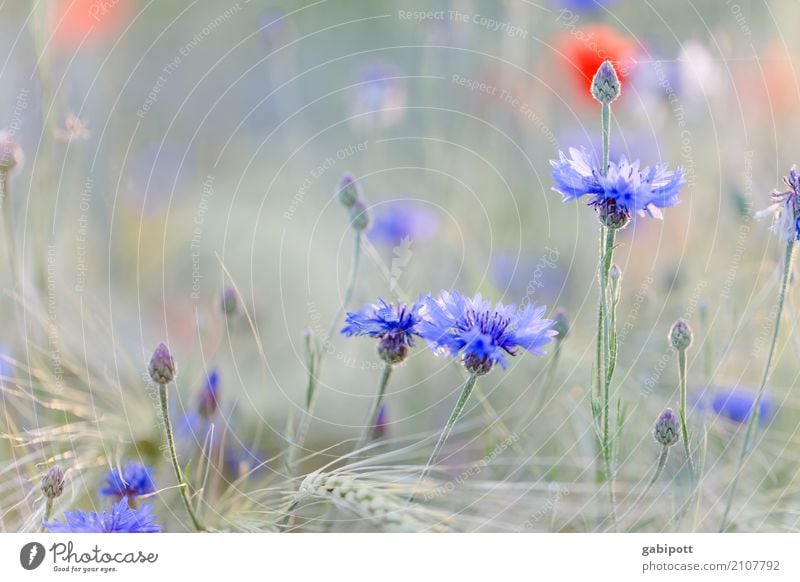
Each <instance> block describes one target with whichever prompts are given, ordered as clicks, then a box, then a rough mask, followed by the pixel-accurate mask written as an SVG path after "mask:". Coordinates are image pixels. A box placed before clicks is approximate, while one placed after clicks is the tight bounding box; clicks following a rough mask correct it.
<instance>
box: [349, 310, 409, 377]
mask: <svg viewBox="0 0 800 582" xmlns="http://www.w3.org/2000/svg"><path fill="white" fill-rule="evenodd" d="M421 309H422V303H421V302H420V301H417V302H416V303H414V304H413V305H410V306H409V305H406V304H400V303H398V304H393V303H386V301H384V300H383V299H378V303H374V304H369V303H368V304H366V305H364V307H362V308H361V310H360V311H354V312H350V313H348V314H347V317H346V318H345V322H346V323H347V325H345V326H344V328H342V331H341V333H343V334H344V335H346V336H354V335H367V336H370V337H376V338H380V340H381V341H380V342H379V344H378V354H380V356H381V358H383V360H384V361H385V362H386V363H387V364H396V363H398V362H401V361H403V360H404V359H405V357H406V355H408V348H410V347H413V346H414V336H418V335H419V330H418V329H417V327H418V326H419V323H420V321H421V319H420V315H419V312H420V310H421Z"/></svg>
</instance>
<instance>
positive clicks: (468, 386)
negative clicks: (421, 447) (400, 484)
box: [409, 374, 478, 501]
mask: <svg viewBox="0 0 800 582" xmlns="http://www.w3.org/2000/svg"><path fill="white" fill-rule="evenodd" d="M477 380H478V375H477V374H470V377H469V378H467V381H466V382H465V383H464V388H463V389H462V390H461V396H459V397H458V402H456V406H455V408H454V409H453V412H452V413H451V414H450V418H449V419H448V420H447V424H446V425H445V427H444V430H442V434H440V435H439V440H438V441H437V442H436V446H435V447H433V452H432V453H431V456H430V458H429V459H428V462H427V463H426V464H425V468H424V469H423V470H422V474H421V475H420V476H419V481H418V482H417V488H419V485H421V484H422V482H423V481H425V478H426V477H427V476H428V473H430V471H431V466H432V465H433V463H434V462H435V461H436V458H437V457H438V456H439V453H440V452H441V450H442V448H443V447H444V444H445V442H447V438H448V437H449V436H450V433H451V432H452V430H453V427H454V426H455V424H456V421H457V420H458V417H459V416H461V413H462V412H463V411H464V406H466V404H467V400H469V397H470V394H472V389H473V388H474V387H475V382H476V381H477ZM415 495H416V493H412V495H411V497H410V498H409V501H413V500H414V496H415Z"/></svg>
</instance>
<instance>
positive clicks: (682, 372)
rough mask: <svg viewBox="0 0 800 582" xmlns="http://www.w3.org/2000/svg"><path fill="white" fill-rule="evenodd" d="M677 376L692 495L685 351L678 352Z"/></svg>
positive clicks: (691, 461)
mask: <svg viewBox="0 0 800 582" xmlns="http://www.w3.org/2000/svg"><path fill="white" fill-rule="evenodd" d="M678 376H679V378H680V402H679V405H678V408H679V410H678V413H679V414H680V417H681V437H682V438H683V450H684V451H685V452H686V463H687V464H688V465H689V477H690V478H691V481H692V494H694V487H695V483H696V480H697V475H696V473H695V468H694V460H693V459H692V446H691V443H690V442H689V428H688V426H687V422H686V419H687V414H686V401H687V399H688V398H687V385H686V384H687V382H686V350H678Z"/></svg>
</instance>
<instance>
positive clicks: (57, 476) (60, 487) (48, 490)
mask: <svg viewBox="0 0 800 582" xmlns="http://www.w3.org/2000/svg"><path fill="white" fill-rule="evenodd" d="M63 492H64V471H62V470H61V467H59V466H58V465H54V466H52V467H50V470H49V471H47V473H45V476H44V477H42V493H44V496H45V497H47V498H48V499H55V498H56V497H60V496H61V494H62V493H63Z"/></svg>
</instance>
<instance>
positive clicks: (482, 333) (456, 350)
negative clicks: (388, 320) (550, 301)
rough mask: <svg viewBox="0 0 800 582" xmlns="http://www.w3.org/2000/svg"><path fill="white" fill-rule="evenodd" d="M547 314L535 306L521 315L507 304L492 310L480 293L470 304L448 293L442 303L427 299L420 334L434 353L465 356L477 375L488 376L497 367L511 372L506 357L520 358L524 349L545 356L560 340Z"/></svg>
mask: <svg viewBox="0 0 800 582" xmlns="http://www.w3.org/2000/svg"><path fill="white" fill-rule="evenodd" d="M544 312H545V308H544V307H538V308H537V307H536V306H535V305H533V304H529V305H527V306H526V307H525V308H523V309H519V310H517V308H516V306H514V305H508V306H504V305H503V304H502V303H498V304H497V306H496V307H492V304H491V302H490V301H484V300H483V297H481V294H480V293H478V294H477V295H475V297H473V298H472V299H470V298H468V297H464V296H463V295H461V294H460V293H459V292H457V291H452V292H450V291H442V292H441V294H440V295H439V297H438V298H437V299H432V298H430V297H427V298H426V299H425V308H424V310H423V312H422V322H421V323H420V325H419V329H420V335H421V336H422V337H423V338H425V339H426V340H427V341H428V342H429V343H430V344H431V346H432V347H433V348H434V349H443V350H445V351H447V352H449V353H450V355H452V356H456V355H458V354H461V355H462V357H463V359H464V365H465V366H466V367H467V369H468V370H469V371H470V372H471V373H475V374H486V373H487V372H489V370H491V368H492V366H494V364H500V366H502V367H503V368H504V369H505V367H506V366H507V364H508V361H507V359H506V356H516V355H517V353H518V351H519V348H522V349H524V350H527V351H529V352H531V353H532V354H534V355H537V356H541V355H543V354H544V352H543V351H542V347H543V346H544V345H545V344H547V343H549V342H550V341H551V340H552V339H553V336H555V335H556V332H555V331H553V330H552V329H551V328H552V327H553V323H554V322H553V321H552V320H549V319H542V316H543V315H544Z"/></svg>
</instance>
